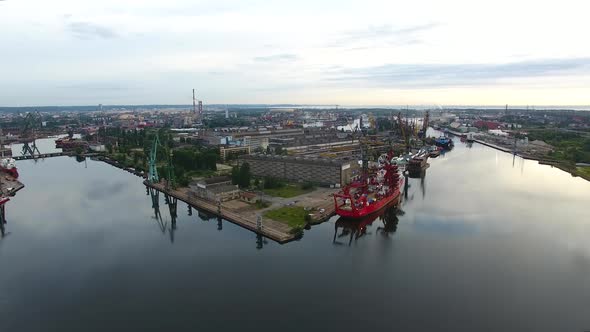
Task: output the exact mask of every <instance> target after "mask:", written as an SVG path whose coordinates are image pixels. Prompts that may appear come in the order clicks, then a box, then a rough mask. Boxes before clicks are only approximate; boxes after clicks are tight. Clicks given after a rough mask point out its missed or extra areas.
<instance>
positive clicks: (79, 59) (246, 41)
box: [0, 0, 590, 107]
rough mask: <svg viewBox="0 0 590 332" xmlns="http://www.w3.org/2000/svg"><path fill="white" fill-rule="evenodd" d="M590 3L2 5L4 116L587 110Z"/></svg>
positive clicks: (134, 0)
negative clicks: (178, 110)
mask: <svg viewBox="0 0 590 332" xmlns="http://www.w3.org/2000/svg"><path fill="white" fill-rule="evenodd" d="M588 12H590V3H588V2H587V1H582V0H576V1H574V0H563V1H560V2H549V1H543V2H540V1H532V0H520V1H513V0H512V1H508V0H498V1H463V0H461V1H460V0H449V1H435V0H430V1H411V2H410V1H391V0H389V1H377V0H367V1H349V0H339V1H337V0H323V1H317V0H315V1H312V0H300V1H281V0H275V1H262V0H252V1H243V0H217V1H215V0H205V1H194V0H168V1H161V0H160V1H154V0H142V1H139V0H129V1H120V0H103V1H80V0H77V1H73V0H52V1H42V0H6V1H0V31H2V33H1V34H0V45H2V48H0V107H2V106H6V107H10V106H34V105H63V106H69V105H95V104H105V105H108V104H111V105H112V104H119V105H123V104H129V105H138V104H190V103H191V100H192V89H193V88H194V89H196V90H197V96H198V99H201V100H203V101H204V103H205V104H225V103H227V104H287V103H292V104H324V105H326V104H340V105H351V106H352V105H367V106H371V105H375V106H376V105H406V104H407V105H504V104H512V105H589V104H590V45H589V44H588V43H586V41H585V35H584V34H585V33H586V32H587V31H590V20H588V19H587V13H588Z"/></svg>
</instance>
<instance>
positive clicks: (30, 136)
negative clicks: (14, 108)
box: [20, 112, 42, 159]
mask: <svg viewBox="0 0 590 332" xmlns="http://www.w3.org/2000/svg"><path fill="white" fill-rule="evenodd" d="M41 119H42V118H41V114H39V112H30V113H27V115H26V116H25V118H24V122H23V126H22V128H21V134H20V137H21V139H22V140H23V149H22V152H21V154H22V155H23V156H31V157H33V159H36V158H37V156H39V155H40V154H41V152H40V151H39V148H38V147H37V144H36V143H35V140H36V137H35V135H36V134H35V130H36V129H38V128H39V127H40V125H41Z"/></svg>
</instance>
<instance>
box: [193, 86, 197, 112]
mask: <svg viewBox="0 0 590 332" xmlns="http://www.w3.org/2000/svg"><path fill="white" fill-rule="evenodd" d="M193 113H194V114H197V101H196V99H195V89H193Z"/></svg>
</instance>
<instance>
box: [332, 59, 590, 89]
mask: <svg viewBox="0 0 590 332" xmlns="http://www.w3.org/2000/svg"><path fill="white" fill-rule="evenodd" d="M589 73H590V58H571V59H547V60H536V61H522V62H513V63H502V64H386V65H381V66H373V67H365V68H355V69H336V70H328V71H326V72H325V75H326V77H327V80H328V81H332V82H340V83H343V84H346V83H358V82H367V83H369V84H374V85H378V86H385V87H396V88H420V87H447V86H461V85H474V84H493V83H495V82H497V81H499V80H505V79H517V78H531V77H545V76H556V75H563V74H589Z"/></svg>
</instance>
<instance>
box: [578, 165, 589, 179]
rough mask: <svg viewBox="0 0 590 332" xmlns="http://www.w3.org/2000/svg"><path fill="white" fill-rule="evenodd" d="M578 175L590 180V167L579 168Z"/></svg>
mask: <svg viewBox="0 0 590 332" xmlns="http://www.w3.org/2000/svg"><path fill="white" fill-rule="evenodd" d="M578 174H580V175H582V176H584V177H585V178H587V179H590V167H578Z"/></svg>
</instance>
